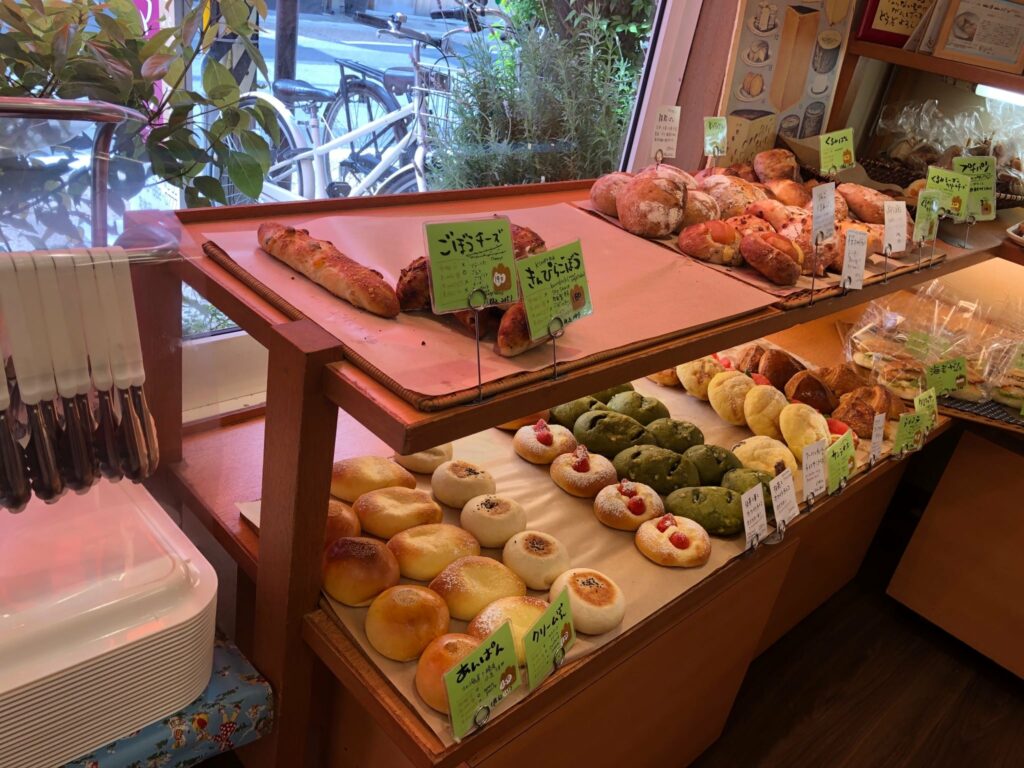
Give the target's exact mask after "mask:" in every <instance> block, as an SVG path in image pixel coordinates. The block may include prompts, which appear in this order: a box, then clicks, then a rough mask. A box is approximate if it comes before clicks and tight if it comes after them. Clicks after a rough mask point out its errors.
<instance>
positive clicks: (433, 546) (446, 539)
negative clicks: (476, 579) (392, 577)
mask: <svg viewBox="0 0 1024 768" xmlns="http://www.w3.org/2000/svg"><path fill="white" fill-rule="evenodd" d="M388 549H390V550H391V553H392V554H393V555H394V556H395V559H396V560H397V561H398V568H399V570H400V571H401V573H402V575H403V576H404V577H405V578H407V579H415V580H416V581H430V580H431V579H432V578H434V577H435V576H437V574H439V573H440V572H441V571H443V570H444V569H445V568H446V567H447V566H448V565H449V564H451V563H453V562H455V561H456V560H458V559H459V558H460V557H469V556H470V555H479V554H480V543H479V542H478V541H477V540H476V539H475V538H473V534H471V533H470V532H469V531H465V530H463V529H462V528H459V526H457V525H447V524H446V523H435V524H431V525H418V526H416V527H415V528H409V529H407V530H404V531H402V532H401V533H399V534H396V535H395V536H392V537H391V539H390V540H389V541H388Z"/></svg>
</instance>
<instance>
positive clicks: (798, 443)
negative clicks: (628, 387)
mask: <svg viewBox="0 0 1024 768" xmlns="http://www.w3.org/2000/svg"><path fill="white" fill-rule="evenodd" d="M650 378H651V379H652V380H653V381H655V382H657V383H659V384H661V385H663V386H681V387H683V388H684V389H685V390H686V392H687V394H689V395H691V396H693V397H696V398H698V399H700V400H706V401H708V402H709V403H710V404H711V407H712V409H713V410H714V411H715V413H717V414H718V416H719V417H721V418H722V419H723V420H724V421H726V422H728V423H729V424H733V425H735V426H746V427H747V428H749V429H750V431H751V432H753V433H754V437H751V438H747V439H745V440H743V441H741V442H740V443H738V444H737V445H735V446H734V447H733V452H734V453H735V454H736V456H737V457H738V458H739V459H740V461H741V462H742V463H743V465H744V466H745V467H750V468H754V469H758V470H761V471H763V472H766V473H768V474H770V475H771V476H773V477H774V476H775V475H776V474H778V473H779V472H781V471H783V470H784V469H790V470H793V471H795V470H796V468H797V467H798V465H800V464H802V462H803V452H804V449H805V448H806V447H807V446H808V445H811V444H812V443H815V442H817V441H819V440H827V441H828V442H829V444H831V443H833V442H835V441H837V440H839V439H840V438H841V437H842V436H843V435H844V434H845V433H846V432H847V431H852V433H853V437H854V441H855V442H856V441H857V440H858V439H861V438H862V439H870V438H871V434H872V430H873V427H874V419H875V415H876V414H879V413H884V414H886V419H887V421H886V423H887V434H888V436H890V437H891V436H892V434H893V432H894V430H895V426H896V425H895V422H896V421H897V420H898V419H899V415H900V414H901V413H903V412H904V411H905V410H906V409H905V407H904V405H903V402H902V401H901V400H900V399H899V397H897V396H896V395H894V394H893V393H892V392H891V391H890V390H889V389H888V388H886V387H884V386H881V385H877V384H876V385H871V384H870V383H869V382H868V381H867V380H866V379H865V378H864V377H863V376H862V375H861V374H860V373H859V372H858V371H857V370H856V369H855V367H854V366H852V365H850V364H844V365H838V366H834V367H831V368H818V369H815V370H808V369H807V368H806V367H805V366H804V365H803V364H802V363H801V362H800V361H799V360H797V359H796V358H794V357H793V356H792V355H790V354H789V353H787V352H785V351H783V350H781V349H777V348H774V347H770V346H767V345H763V344H752V345H751V346H749V347H746V348H745V349H744V350H742V352H740V353H739V354H738V355H736V356H735V359H734V358H733V357H729V356H727V355H718V354H716V355H710V356H708V357H702V358H700V359H698V360H694V361H692V362H689V363H684V364H683V365H679V366H677V367H676V368H673V369H669V370H666V371H662V372H660V373H657V374H654V375H652V376H650Z"/></svg>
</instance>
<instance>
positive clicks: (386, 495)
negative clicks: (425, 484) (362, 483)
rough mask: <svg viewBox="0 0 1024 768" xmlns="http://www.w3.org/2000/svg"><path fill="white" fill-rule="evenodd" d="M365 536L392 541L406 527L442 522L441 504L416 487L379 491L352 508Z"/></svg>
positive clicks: (382, 489) (362, 498)
mask: <svg viewBox="0 0 1024 768" xmlns="http://www.w3.org/2000/svg"><path fill="white" fill-rule="evenodd" d="M352 509H353V510H354V511H355V513H356V516H357V517H358V518H359V522H360V523H361V524H362V526H363V530H364V531H365V532H366V533H371V534H373V535H374V536H380V537H381V538H382V539H390V538H391V537H392V536H394V535H395V534H396V533H401V532H402V531H404V530H405V529H406V528H412V527H414V526H417V525H427V524H429V523H440V522H441V518H442V516H443V515H442V512H441V505H440V504H438V503H437V502H436V501H434V500H433V499H432V498H430V494H429V493H427V492H426V491H421V490H419V489H417V488H378V489H377V490H376V491H370V492H369V493H364V494H363V495H362V496H360V497H359V498H358V499H356V503H355V504H353V505H352Z"/></svg>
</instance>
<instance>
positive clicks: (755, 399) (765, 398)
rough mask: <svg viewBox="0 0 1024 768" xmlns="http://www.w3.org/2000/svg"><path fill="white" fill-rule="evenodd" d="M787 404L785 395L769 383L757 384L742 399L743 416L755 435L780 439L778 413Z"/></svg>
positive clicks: (780, 431)
mask: <svg viewBox="0 0 1024 768" xmlns="http://www.w3.org/2000/svg"><path fill="white" fill-rule="evenodd" d="M787 405H789V401H788V400H786V396H785V395H784V394H782V393H781V392H780V391H779V390H777V389H776V388H775V387H773V386H771V385H770V384H757V385H756V386H753V387H751V388H750V391H749V392H747V397H746V399H745V400H744V401H743V418H744V419H746V421H747V426H748V427H750V431H751V432H753V433H754V434H755V435H765V436H767V437H772V438H774V439H776V440H781V439H782V430H780V429H779V414H780V413H782V409H783V408H785V407H786V406H787Z"/></svg>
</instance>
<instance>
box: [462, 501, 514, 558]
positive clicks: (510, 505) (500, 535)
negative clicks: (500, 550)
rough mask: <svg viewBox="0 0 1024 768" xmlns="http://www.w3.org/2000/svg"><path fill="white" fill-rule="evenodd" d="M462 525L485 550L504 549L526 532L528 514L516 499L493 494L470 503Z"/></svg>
mask: <svg viewBox="0 0 1024 768" xmlns="http://www.w3.org/2000/svg"><path fill="white" fill-rule="evenodd" d="M459 523H460V524H461V525H462V527H463V528H465V529H466V530H467V531H469V532H470V533H471V534H473V535H474V536H475V537H476V539H477V541H479V542H480V545H481V546H483V547H503V546H505V542H506V541H508V540H509V538H510V537H512V536H514V535H515V534H517V533H519V532H520V531H522V530H524V529H525V528H526V510H524V509H523V507H522V505H521V504H520V503H519V502H518V501H516V500H515V499H509V498H506V497H505V496H496V495H494V494H493V493H490V494H485V495H483V496H476V497H474V498H472V499H470V500H469V501H467V502H466V506H464V507H463V508H462V514H461V515H460V516H459Z"/></svg>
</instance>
